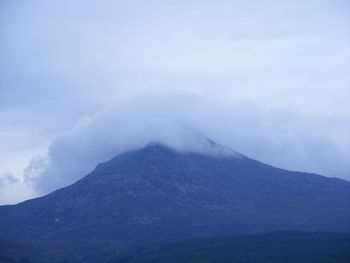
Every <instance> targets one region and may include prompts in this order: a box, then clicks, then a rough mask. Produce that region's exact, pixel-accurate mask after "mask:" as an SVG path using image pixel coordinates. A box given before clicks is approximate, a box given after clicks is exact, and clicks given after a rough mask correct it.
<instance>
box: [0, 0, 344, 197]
mask: <svg viewBox="0 0 350 263" xmlns="http://www.w3.org/2000/svg"><path fill="white" fill-rule="evenodd" d="M349 13H350V3H349V1H347V0H324V1H322V0H318V1H316V0H315V1H313V0H310V1H301V0H300V1H299V0H290V1H288V0H286V1H277V0H276V1H273V0H266V1H261V0H250V1H246V0H244V1H243V0H242V1H235V0H230V1H221V0H216V1H206V0H201V1H194V0H193V1H191V0H186V1H185V0H177V1H155V0H150V1H141V0H138V1H133V0H131V1H109V0H105V1H97V0H96V1H79V0H76V1H72V0H69V1H68V0H67V1H66V0H57V1H54V0H51V1H35V0H22V1H20V0H2V1H0V142H1V144H0V204H8V203H16V202H19V201H23V200H25V199H28V198H32V197H35V196H38V195H42V194H45V193H48V192H50V191H52V190H55V189H57V188H59V187H62V186H65V185H68V184H70V183H73V182H74V181H76V180H77V179H79V178H81V177H82V176H83V175H84V174H86V173H88V172H89V171H90V170H91V169H93V168H94V167H95V165H96V164H97V163H98V162H101V161H106V160H108V159H109V158H111V157H113V156H114V155H115V154H117V153H119V152H122V151H125V150H128V149H131V148H137V147H140V146H142V145H143V144H145V143H147V142H149V141H152V140H160V141H164V142H166V143H170V144H174V145H175V144H176V145H178V144H181V145H183V146H184V147H190V146H189V145H192V144H193V143H192V140H194V139H193V138H195V136H192V135H193V134H202V135H203V136H207V137H210V138H211V139H213V140H215V141H217V142H219V143H221V144H225V145H227V146H229V147H231V148H232V149H234V150H236V151H239V152H241V153H243V154H245V155H247V156H249V157H251V158H254V159H258V160H260V161H263V162H266V163H268V164H271V165H275V166H278V167H281V168H286V169H291V170H300V171H307V172H314V173H319V174H322V175H325V176H331V177H340V178H344V179H347V180H350V160H349V159H350V107H349V101H350V74H349V70H350V16H349Z"/></svg>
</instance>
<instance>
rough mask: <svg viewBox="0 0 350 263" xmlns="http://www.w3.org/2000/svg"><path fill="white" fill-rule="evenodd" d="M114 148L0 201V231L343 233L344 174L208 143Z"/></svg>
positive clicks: (16, 236)
mask: <svg viewBox="0 0 350 263" xmlns="http://www.w3.org/2000/svg"><path fill="white" fill-rule="evenodd" d="M211 144H212V145H211V147H214V148H215V149H217V151H215V154H208V153H206V154H201V153H194V152H179V151H176V150H174V149H172V148H170V147H168V146H165V145H162V144H150V145H148V146H146V147H144V148H142V149H139V150H135V151H130V152H127V153H123V154H120V155H117V156H116V157H115V158H113V159H111V160H110V161H108V162H105V163H101V164H99V165H98V166H97V167H96V168H95V170H94V171H92V172H91V173H90V174H88V175H87V176H85V177H84V178H82V179H81V180H79V181H78V182H76V183H74V184H72V185H70V186H68V187H65V188H62V189H59V190H57V191H55V192H53V193H51V194H49V195H47V196H44V197H40V198H36V199H32V200H28V201H25V202H22V203H19V204H17V205H7V206H1V207H0V240H3V241H9V242H10V241H11V242H12V241H21V242H31V243H36V242H37V243H45V244H52V245H60V246H74V247H84V246H85V247H86V246H104V245H108V244H114V245H120V247H123V246H125V245H126V244H130V243H140V242H146V241H147V242H157V241H167V240H180V239H185V238H191V237H206V236H218V235H227V234H242V233H260V232H268V231H275V230H286V231H333V232H350V205H349V204H350V182H347V181H344V180H341V179H337V178H328V177H323V176H320V175H316V174H310V173H302V172H292V171H287V170H283V169H279V168H275V167H272V166H269V165H266V164H263V163H261V162H258V161H256V160H252V159H250V158H248V157H246V156H243V155H241V154H238V153H235V152H233V151H230V150H228V149H227V148H224V147H221V146H218V145H216V144H215V143H213V142H211Z"/></svg>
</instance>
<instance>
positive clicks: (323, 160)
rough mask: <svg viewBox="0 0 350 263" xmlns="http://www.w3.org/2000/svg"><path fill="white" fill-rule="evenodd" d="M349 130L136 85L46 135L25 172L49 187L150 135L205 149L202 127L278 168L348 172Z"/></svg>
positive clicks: (338, 123) (41, 189) (342, 124)
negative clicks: (45, 150) (43, 148)
mask: <svg viewBox="0 0 350 263" xmlns="http://www.w3.org/2000/svg"><path fill="white" fill-rule="evenodd" d="M328 122H332V125H331V126H329V127H328V126H327V125H325V124H327V123H328ZM348 132H350V125H349V123H348V121H347V120H344V119H338V120H334V118H330V117H327V116H305V115H300V114H298V113H295V112H294V113H293V112H288V111H286V110H282V109H278V108H272V109H262V108H259V107H257V106H255V105H251V104H250V103H236V104H227V103H225V101H221V100H218V99H210V98H206V97H200V96H198V95H195V94H190V93H179V92H175V93H169V92H167V93H159V92H157V93H141V94H138V95H133V96H129V97H127V98H124V99H121V100H120V101H119V102H118V103H116V104H115V105H113V106H110V107H108V108H106V109H104V110H103V111H101V112H98V113H96V114H94V115H91V116H89V117H86V118H84V119H82V120H81V121H80V122H79V123H78V124H77V125H75V126H74V127H73V129H71V130H70V131H68V132H66V133H65V134H63V135H61V136H59V137H58V138H56V139H55V140H54V141H53V142H52V144H51V145H50V147H49V154H48V156H47V158H48V159H42V158H41V159H40V158H39V159H38V158H36V159H35V160H34V161H32V163H31V165H30V166H29V168H27V170H26V172H25V175H26V177H27V178H28V177H30V180H31V182H32V184H33V186H34V188H35V189H36V191H38V193H40V194H43V193H48V192H50V191H52V190H55V189H57V188H59V187H63V186H66V185H69V184H71V183H73V182H75V181H77V180H78V179H80V178H82V177H83V176H84V175H86V174H88V173H89V172H90V171H92V170H93V168H94V167H95V166H96V165H97V163H99V162H103V161H107V160H109V159H111V158H112V157H114V156H115V155H117V154H119V153H121V152H124V151H128V150H133V149H137V148H140V147H143V146H145V145H146V144H148V143H150V142H162V143H165V144H167V145H170V146H171V147H174V148H176V149H178V150H182V151H183V150H189V151H196V152H203V151H204V153H206V152H205V148H203V145H204V144H203V140H202V139H201V138H202V137H201V136H203V135H204V136H208V137H209V138H211V139H213V140H214V141H216V142H218V143H221V144H223V145H226V146H229V147H231V148H232V149H233V150H236V151H239V152H241V153H243V154H245V155H248V156H249V157H252V158H256V159H258V160H261V161H265V162H267V163H269V164H273V165H276V166H279V167H282V168H287V169H293V170H301V171H308V172H316V173H320V174H323V175H328V176H339V177H342V178H346V179H350V178H349V174H348V171H349V169H350V167H349V164H348V162H347V156H349V149H350V147H349V146H350V140H349V139H348V136H347V133H348ZM198 135H200V136H198ZM198 138H199V139H198ZM204 146H205V145H204ZM334 155H337V158H333V156H334ZM47 160H48V161H47ZM32 171H34V175H33V172H32Z"/></svg>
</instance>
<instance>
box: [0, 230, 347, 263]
mask: <svg viewBox="0 0 350 263" xmlns="http://www.w3.org/2000/svg"><path fill="white" fill-rule="evenodd" d="M0 262H6V263H83V262H86V263H92V262H94V263H95V262H100V263H179V262H181V263H256V262H259V263H281V262H283V263H300V262H303V263H315V262H317V263H348V262H350V233H347V234H346V233H315V232H314V233H307V232H278V233H277V232H276V233H269V234H258V235H238V236H223V237H212V238H196V239H190V240H183V241H177V242H168V243H164V244H142V245H140V244H139V245H133V246H131V247H129V248H128V251H127V252H119V250H118V249H116V247H113V246H110V247H103V248H95V249H93V250H73V251H67V250H59V249H57V248H50V247H47V246H46V247H38V246H33V245H28V244H2V243H1V242H0Z"/></svg>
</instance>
